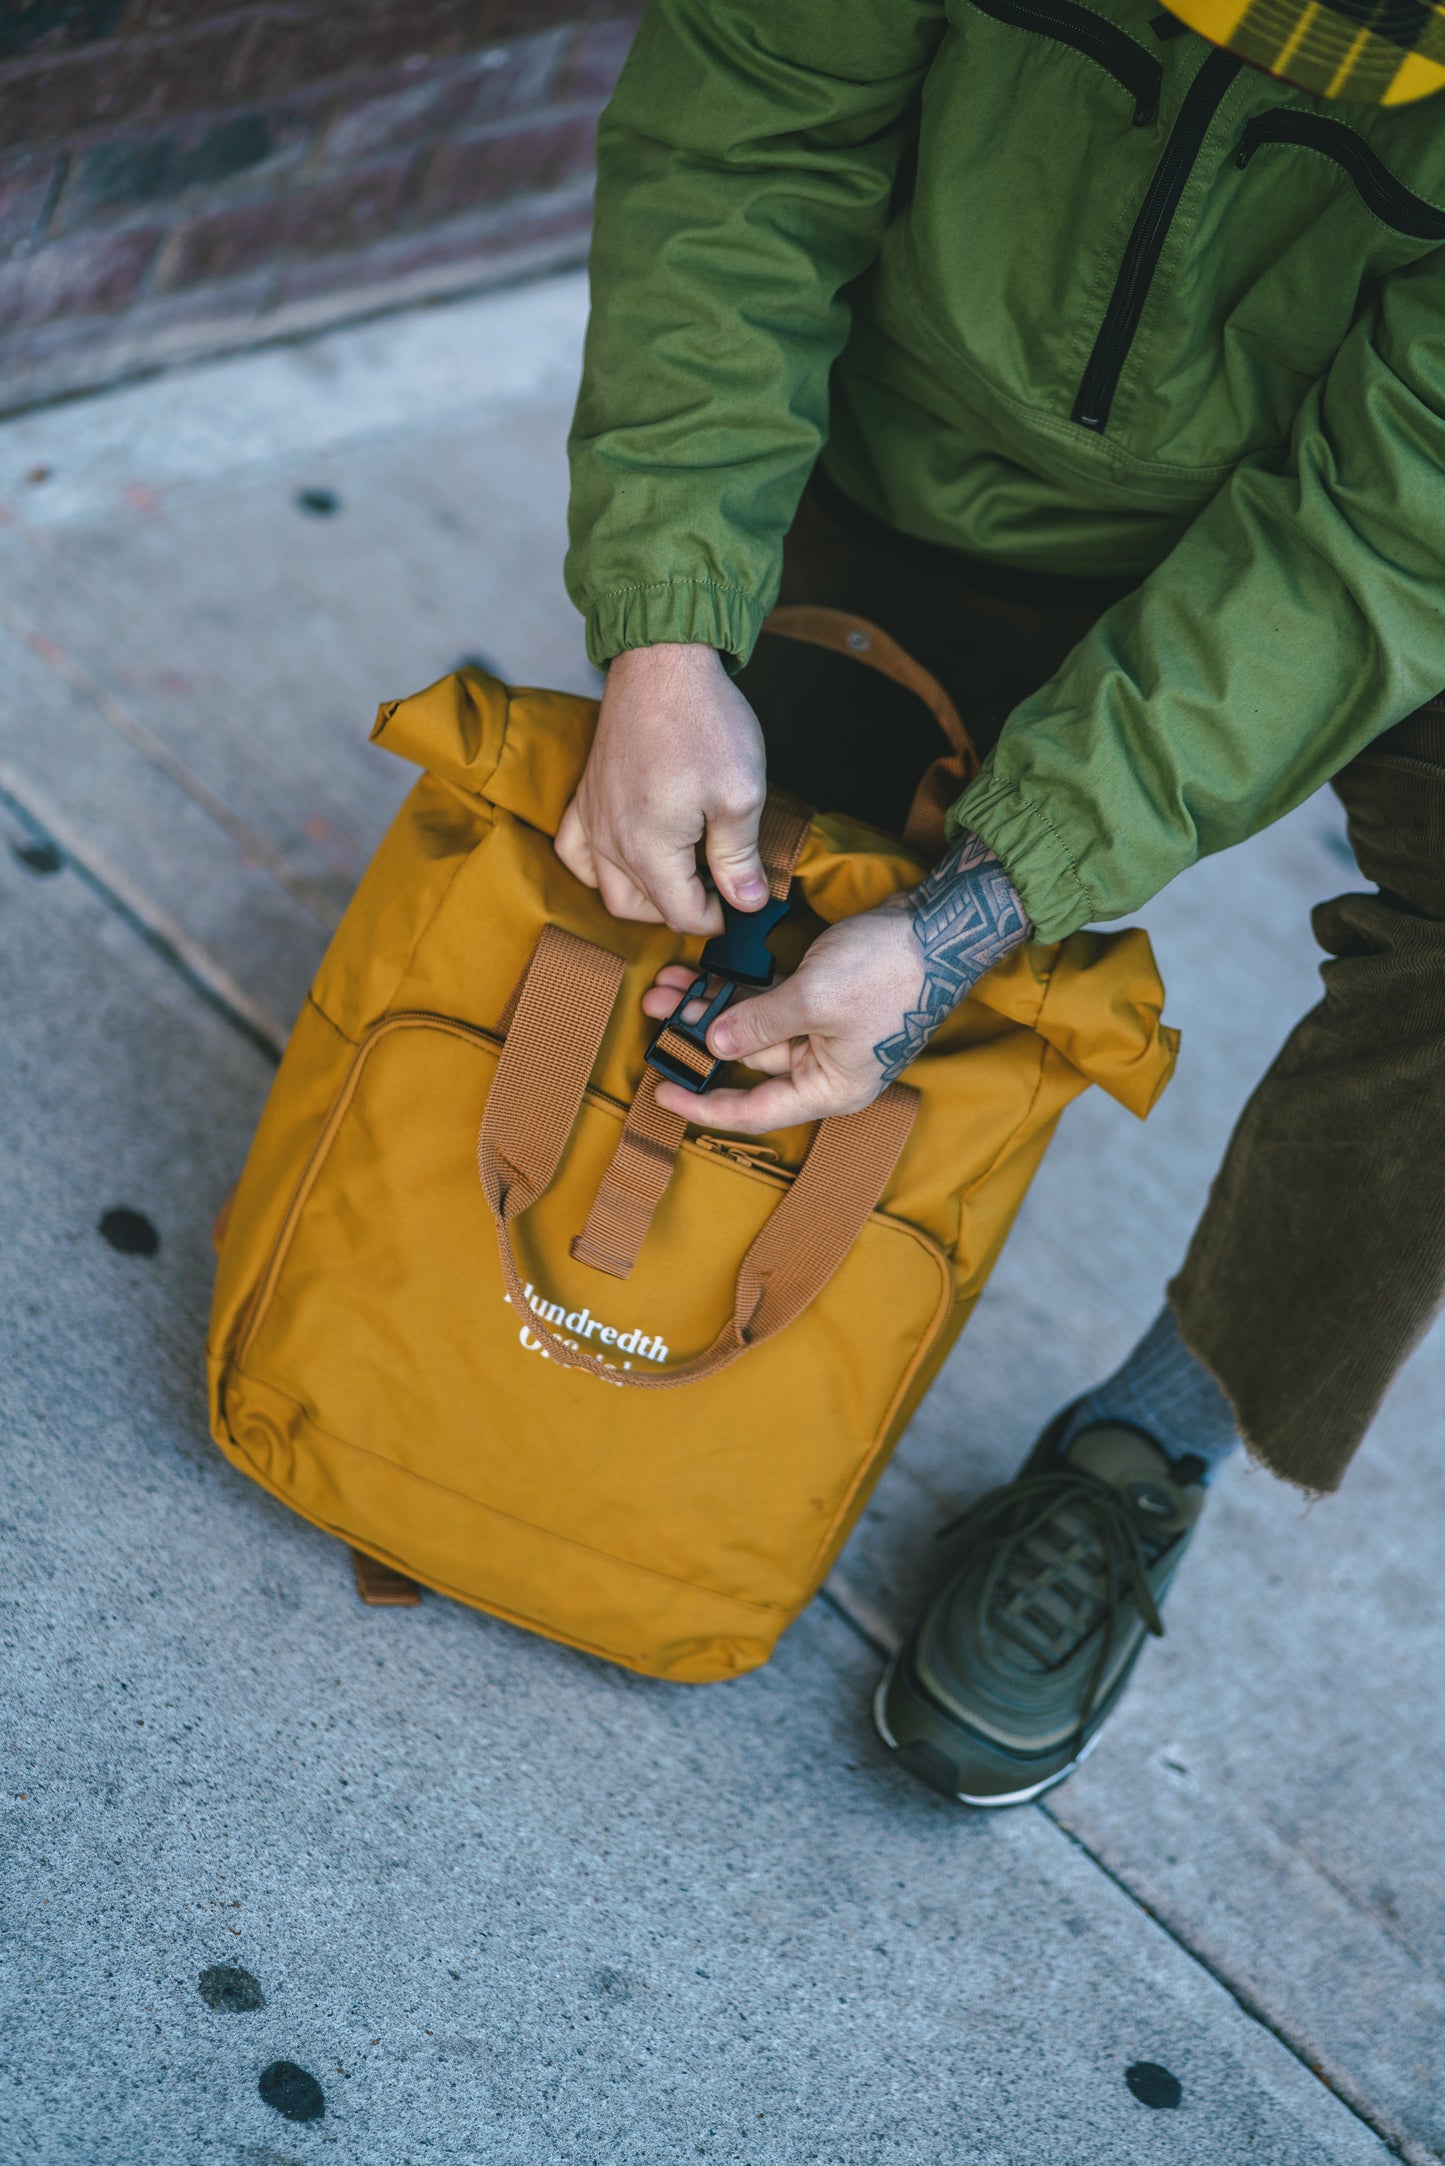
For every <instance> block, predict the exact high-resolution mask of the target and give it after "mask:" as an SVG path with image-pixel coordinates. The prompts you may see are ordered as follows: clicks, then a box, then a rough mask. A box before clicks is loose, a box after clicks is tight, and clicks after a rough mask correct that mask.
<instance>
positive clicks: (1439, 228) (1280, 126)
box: [1234, 105, 1445, 241]
mask: <svg viewBox="0 0 1445 2166" xmlns="http://www.w3.org/2000/svg"><path fill="white" fill-rule="evenodd" d="M1262 143H1298V144H1299V145H1300V147H1301V148H1302V149H1304V150H1317V151H1322V152H1323V154H1324V155H1325V157H1326V158H1333V160H1334V162H1335V164H1336V165H1338V166H1343V167H1344V170H1345V171H1346V173H1348V174H1349V176H1350V179H1351V180H1352V181H1353V182H1354V184H1355V187H1356V188H1357V189H1358V191H1359V194H1360V200H1361V201H1362V202H1363V204H1364V205H1365V208H1366V209H1367V210H1370V211H1373V212H1374V214H1375V216H1376V217H1377V218H1382V219H1383V220H1384V222H1385V224H1386V225H1387V226H1393V227H1394V228H1395V231H1396V232H1397V233H1407V234H1409V236H1410V238H1411V239H1412V240H1417V241H1445V211H1439V210H1436V208H1435V206H1434V204H1433V203H1427V202H1426V201H1425V199H1424V197H1423V196H1417V195H1415V194H1413V193H1412V192H1411V190H1410V189H1408V188H1407V187H1406V186H1405V184H1404V182H1403V181H1397V180H1396V178H1395V176H1394V174H1393V173H1392V172H1391V171H1390V169H1389V167H1388V166H1386V165H1383V164H1382V163H1381V161H1380V160H1379V159H1378V158H1377V157H1376V155H1375V153H1374V152H1373V151H1372V150H1371V148H1370V146H1369V144H1368V143H1366V142H1365V141H1364V140H1363V139H1362V138H1361V137H1360V136H1358V135H1356V134H1355V131H1354V129H1353V128H1350V127H1347V126H1346V125H1345V123H1344V121H1342V120H1326V119H1325V117H1324V115H1323V114H1321V113H1297V112H1294V111H1293V110H1292V109H1291V108H1290V107H1289V106H1286V105H1277V106H1276V107H1275V108H1274V109H1273V111H1272V112H1268V113H1261V114H1260V115H1259V117H1258V118H1257V119H1255V120H1252V121H1250V122H1249V123H1248V125H1247V126H1246V128H1245V131H1244V134H1243V136H1242V137H1241V138H1240V144H1239V155H1238V156H1237V158H1236V159H1235V161H1234V162H1235V164H1236V165H1237V166H1239V167H1241V168H1243V167H1245V166H1247V165H1248V164H1249V161H1250V159H1251V158H1252V157H1253V156H1254V154H1255V152H1256V151H1257V150H1258V149H1259V147H1260V145H1261V144H1262Z"/></svg>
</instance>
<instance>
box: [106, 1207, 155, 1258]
mask: <svg viewBox="0 0 1445 2166" xmlns="http://www.w3.org/2000/svg"><path fill="white" fill-rule="evenodd" d="M96 1231H97V1232H98V1233H99V1234H100V1235H101V1238H102V1239H103V1240H106V1241H109V1243H110V1245H111V1247H112V1248H113V1249H119V1251H120V1253H121V1255H122V1256H154V1254H155V1252H156V1250H157V1249H158V1248H159V1247H160V1245H161V1237H160V1235H159V1234H158V1233H157V1232H156V1230H155V1227H154V1226H153V1225H152V1223H151V1221H150V1220H149V1219H148V1218H147V1217H146V1215H145V1212H144V1211H132V1210H131V1208H130V1207H129V1205H128V1204H124V1203H117V1204H113V1205H112V1206H111V1208H110V1210H108V1211H102V1212H101V1214H100V1224H99V1226H98V1227H97V1229H96Z"/></svg>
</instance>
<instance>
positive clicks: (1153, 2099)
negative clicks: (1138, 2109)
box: [1124, 2061, 1184, 2106]
mask: <svg viewBox="0 0 1445 2166" xmlns="http://www.w3.org/2000/svg"><path fill="white" fill-rule="evenodd" d="M1124 2081H1125V2082H1126V2083H1127V2084H1128V2086H1129V2088H1130V2090H1131V2091H1132V2092H1133V2093H1134V2096H1135V2097H1136V2098H1137V2099H1138V2101H1139V2103H1140V2105H1141V2106H1177V2105H1178V2104H1179V2101H1180V2099H1181V2098H1182V2097H1183V2096H1184V2086H1183V2084H1182V2083H1181V2082H1180V2081H1179V2078H1178V2077H1177V2076H1171V2075H1170V2073H1169V2071H1168V2069H1167V2068H1161V2067H1160V2066H1159V2063H1158V2062H1157V2061H1136V2062H1135V2063H1134V2065H1133V2067H1132V2068H1126V2069H1125V2071H1124Z"/></svg>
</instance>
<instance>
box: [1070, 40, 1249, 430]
mask: <svg viewBox="0 0 1445 2166" xmlns="http://www.w3.org/2000/svg"><path fill="white" fill-rule="evenodd" d="M1243 65H1244V63H1243V61H1241V60H1236V59H1235V58H1234V56H1233V54H1232V53H1227V52H1222V51H1220V52H1213V53H1211V54H1210V56H1209V58H1208V59H1207V60H1206V61H1205V63H1204V65H1203V67H1202V68H1201V69H1200V70H1199V73H1198V74H1197V75H1196V76H1195V78H1194V81H1193V82H1192V83H1191V84H1190V86H1189V88H1188V90H1187V91H1186V92H1185V95H1184V102H1183V104H1182V105H1181V106H1180V108H1179V117H1178V119H1177V120H1176V121H1175V123H1174V126H1173V128H1172V129H1171V131H1170V135H1169V140H1168V142H1167V143H1166V144H1165V145H1164V150H1163V153H1162V155H1161V157H1160V160H1159V163H1158V165H1156V166H1155V168H1154V177H1153V179H1152V180H1151V181H1150V183H1149V186H1148V189H1147V191H1146V193H1145V196H1144V201H1143V203H1142V204H1141V205H1140V207H1139V215H1138V217H1137V218H1136V219H1135V220H1134V229H1133V231H1132V232H1131V233H1130V235H1129V241H1128V245H1127V247H1126V248H1125V250H1124V257H1123V261H1122V262H1121V263H1120V265H1119V275H1118V277H1117V278H1116V279H1115V281H1114V291H1113V293H1112V294H1111V295H1110V297H1109V306H1108V308H1107V310H1106V311H1105V314H1104V321H1103V323H1102V325H1101V326H1100V329H1099V335H1098V337H1097V338H1096V339H1095V341H1094V350H1093V352H1092V353H1091V354H1090V356H1089V360H1088V366H1087V367H1086V368H1085V370H1084V373H1083V376H1082V378H1081V379H1080V383H1079V394H1078V397H1077V398H1076V399H1075V401H1074V410H1073V414H1072V416H1071V418H1072V419H1073V420H1074V421H1076V422H1077V423H1078V424H1079V427H1080V428H1083V429H1092V430H1093V431H1094V432H1095V434H1096V435H1102V434H1103V432H1104V430H1105V428H1106V427H1107V426H1108V421H1109V409H1110V407H1111V406H1112V405H1113V403H1114V393H1115V391H1116V390H1117V389H1118V387H1119V376H1120V373H1121V371H1122V369H1123V367H1124V363H1125V361H1126V360H1127V359H1128V357H1129V348H1130V347H1131V346H1132V345H1133V343H1134V334H1135V332H1136V331H1137V330H1138V328H1139V319H1140V317H1141V316H1142V315H1143V313H1144V303H1145V302H1146V301H1147V299H1148V298H1149V286H1150V282H1151V281H1152V279H1153V276H1154V273H1155V271H1156V269H1157V268H1158V264H1159V257H1160V254H1161V253H1162V251H1163V247H1164V243H1165V240H1166V239H1167V237H1168V233H1169V227H1170V223H1171V221H1172V219H1173V217H1174V213H1175V211H1176V210H1177V209H1178V208H1179V198H1180V197H1181V196H1182V195H1183V193H1184V189H1185V185H1186V183H1187V182H1188V179H1189V175H1190V173H1191V171H1192V170H1193V166H1194V161H1195V159H1196V158H1197V157H1198V156H1199V153H1200V151H1201V150H1202V149H1203V147H1204V138H1205V137H1206V135H1208V133H1209V129H1210V125H1211V123H1212V122H1213V119H1214V116H1215V114H1216V113H1217V112H1218V111H1219V107H1220V104H1221V103H1222V101H1223V98H1224V94H1225V92H1226V91H1227V90H1228V88H1229V86H1230V84H1231V83H1232V82H1233V81H1234V78H1235V77H1236V75H1238V73H1239V71H1240V69H1241V68H1242V67H1243Z"/></svg>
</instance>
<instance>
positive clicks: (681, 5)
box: [567, 0, 942, 665]
mask: <svg viewBox="0 0 1445 2166" xmlns="http://www.w3.org/2000/svg"><path fill="white" fill-rule="evenodd" d="M941 23H942V9H941V0H767V5H765V6H764V5H759V4H758V0H651V5H650V6H649V7H648V9H647V12H646V14H645V15H644V17H643V21H642V26H641V29H640V30H639V32H638V35H637V40H636V43H635V45H634V46H633V49H632V52H631V54H630V56H629V58H628V61H627V64H626V66H625V67H624V69H623V71H622V76H621V79H620V81H619V83H618V86H617V89H616V92H615V93H614V95H613V98H612V101H611V103H610V104H609V106H608V107H607V110H606V112H605V113H604V114H603V116H602V122H601V126H600V129H599V131H598V199H597V216H596V224H595V228H594V234H593V243H592V258H591V277H592V317H591V323H590V325H589V328H588V334H587V351H586V361H585V366H584V371H583V380H582V389H581V394H580V397H579V399H578V405H577V413H576V418H575V421H574V423H573V429H572V437H571V443H570V452H571V462H572V499H571V511H570V521H571V540H572V546H571V549H570V551H569V554H568V559H567V587H568V592H569V593H570V594H571V596H572V599H573V601H574V602H575V603H576V604H577V606H578V608H579V609H581V610H582V612H583V614H584V615H585V617H586V620H587V644H588V651H589V653H590V654H591V657H592V659H593V661H594V662H595V663H597V664H599V665H600V664H602V663H604V662H606V661H608V660H609V659H610V658H611V657H612V656H613V655H614V654H618V653H620V652H621V651H622V649H623V648H625V647H642V646H650V645H653V644H655V643H656V642H657V641H659V640H700V641H705V642H707V643H708V644H710V645H712V646H715V647H718V648H719V649H721V650H722V651H723V652H724V653H729V654H731V655H733V656H736V657H737V658H738V660H739V661H742V660H746V658H747V656H748V655H749V654H750V653H751V651H752V646H753V642H754V640H755V639H756V637H757V633H758V629H759V627H760V625H761V623H762V621H763V618H764V617H765V616H766V615H767V612H768V610H769V608H770V607H771V605H772V602H773V599H774V596H775V595H776V592H777V580H778V566H779V559H780V555H781V546H782V537H783V535H784V533H785V532H786V531H787V528H788V526H789V525H790V524H791V522H792V517H793V513H794V511H795V510H796V508H797V503H798V498H799V496H800V495H801V493H802V489H803V484H804V482H805V480H806V479H807V475H808V471H809V469H810V468H811V466H812V464H813V462H814V460H815V458H816V457H817V454H818V451H819V448H820V447H821V445H822V443H823V439H824V435H825V432H826V425H827V406H828V371H829V368H830V367H831V365H832V362H833V360H834V358H835V357H836V355H837V354H838V352H839V350H840V348H841V347H842V344H843V341H844V338H845V336H846V334H847V328H848V308H847V302H846V297H845V296H844V294H843V292H842V289H843V288H844V287H845V286H846V285H847V284H848V282H849V281H850V280H851V279H854V278H856V277H857V276H858V275H859V273H860V272H862V271H864V270H865V269H866V268H867V266H868V264H869V263H870V262H871V260H872V258H873V256H874V255H875V253H876V251H877V248H878V244H879V240H880V238H881V236H882V232H883V227H884V223H885V221H886V219H887V215H888V208H889V202H890V198H891V195H892V191H893V186H894V181H895V175H896V173H897V168H898V164H899V160H900V157H901V155H902V153H903V150H904V148H905V146H906V145H907V144H908V143H909V141H910V140H911V138H912V134H913V127H912V113H911V108H912V106H913V104H914V101H915V99H916V96H917V93H918V86H919V84H920V82H921V79H922V76H923V74H924V72H925V70H926V68H927V65H928V61H929V59H930V57H931V55H932V53H933V50H934V48H935V46H936V44H937V42H938V37H939V35H940V31H941Z"/></svg>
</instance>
